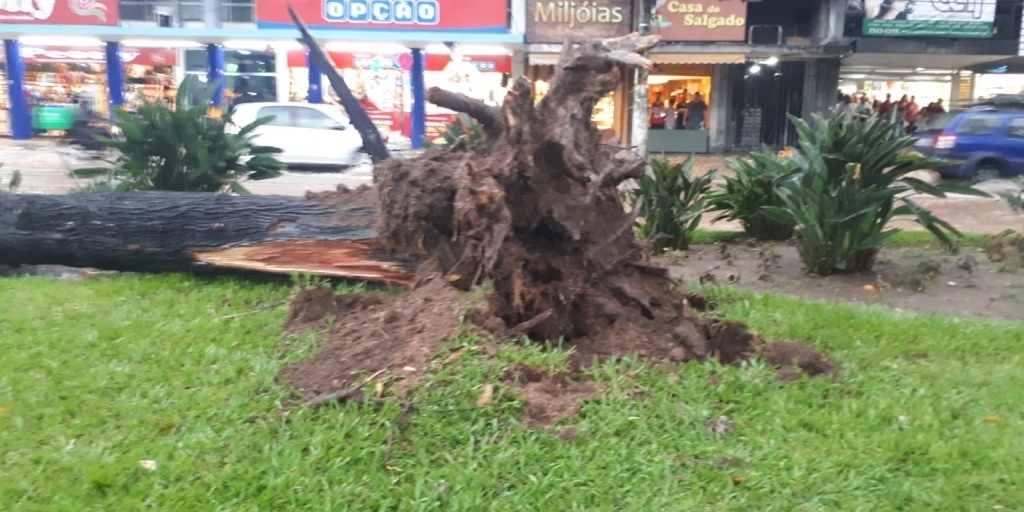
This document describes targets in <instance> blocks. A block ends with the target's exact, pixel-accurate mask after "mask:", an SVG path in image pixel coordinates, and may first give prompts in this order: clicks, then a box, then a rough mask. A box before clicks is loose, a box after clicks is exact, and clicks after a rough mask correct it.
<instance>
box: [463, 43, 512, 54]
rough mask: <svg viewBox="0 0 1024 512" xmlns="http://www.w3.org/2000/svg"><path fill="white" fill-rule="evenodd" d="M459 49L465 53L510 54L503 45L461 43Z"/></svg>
mask: <svg viewBox="0 0 1024 512" xmlns="http://www.w3.org/2000/svg"><path fill="white" fill-rule="evenodd" d="M459 50H460V51H461V52H462V54H463V55H508V54H509V51H508V49H506V48H502V47H501V46H485V45H475V46H474V45H467V44H460V45H459Z"/></svg>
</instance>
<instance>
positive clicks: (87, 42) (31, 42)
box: [20, 36, 103, 46]
mask: <svg viewBox="0 0 1024 512" xmlns="http://www.w3.org/2000/svg"><path fill="white" fill-rule="evenodd" d="M20 41H21V44H25V45H28V46H103V41H100V40H99V39H96V38H94V37H60V36H26V37H23V38H21V39H20Z"/></svg>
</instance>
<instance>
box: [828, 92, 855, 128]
mask: <svg viewBox="0 0 1024 512" xmlns="http://www.w3.org/2000/svg"><path fill="white" fill-rule="evenodd" d="M832 115H833V117H836V118H839V119H842V120H843V122H844V123H849V122H851V121H853V119H854V117H856V116H857V109H856V107H855V106H854V105H853V98H852V97H851V96H850V95H849V94H844V95H843V99H842V101H840V102H839V103H838V104H837V105H836V108H835V111H834V112H833V113H832Z"/></svg>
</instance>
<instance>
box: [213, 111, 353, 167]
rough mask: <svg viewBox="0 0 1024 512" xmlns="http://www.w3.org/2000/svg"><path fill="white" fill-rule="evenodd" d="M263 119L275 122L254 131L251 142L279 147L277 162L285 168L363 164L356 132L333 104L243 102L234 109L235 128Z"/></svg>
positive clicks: (343, 114)
mask: <svg viewBox="0 0 1024 512" xmlns="http://www.w3.org/2000/svg"><path fill="white" fill-rule="evenodd" d="M262 117H273V118H274V120H273V121H270V122H269V123H267V124H265V125H263V126H261V127H259V128H257V129H256V131H255V137H254V139H253V142H254V143H255V144H258V145H261V146H273V147H278V148H281V154H280V155H278V159H279V160H281V162H283V163H284V164H285V165H290V166H331V167H338V166H342V167H346V166H351V165H356V164H358V163H361V162H363V161H366V156H365V154H364V153H362V150H363V140H362V138H360V136H359V132H357V131H356V130H355V128H353V127H352V125H351V123H349V120H348V117H347V116H346V115H345V113H344V112H343V111H342V110H341V109H340V108H338V107H336V106H334V105H320V104H312V103H243V104H240V105H235V106H234V115H233V120H234V123H235V128H234V129H236V130H237V129H238V128H237V127H238V126H245V125H247V124H249V123H251V122H253V121H255V120H257V119H259V118H262Z"/></svg>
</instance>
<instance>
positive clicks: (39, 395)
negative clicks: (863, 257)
mask: <svg viewBox="0 0 1024 512" xmlns="http://www.w3.org/2000/svg"><path fill="white" fill-rule="evenodd" d="M711 291H712V292H714V293H715V294H716V295H722V296H723V297H724V298H722V299H721V300H720V302H721V303H722V311H723V312H724V313H725V314H726V315H727V316H728V317H729V318H732V319H737V320H741V321H746V322H749V323H750V324H751V325H752V326H753V327H755V328H757V329H759V330H761V331H762V332H763V333H764V334H765V336H766V337H767V338H772V339H795V340H803V341H809V342H811V343H813V344H815V345H817V346H819V347H821V348H822V349H823V350H825V351H826V352H828V353H829V354H830V355H831V356H832V357H833V358H834V359H835V360H837V361H838V362H839V363H840V364H842V365H843V367H844V370H843V373H842V376H841V377H840V378H839V380H838V381H835V382H833V381H829V380H814V381H803V382H798V383H795V384H792V385H788V386H784V385H781V384H779V383H778V382H776V381H775V380H774V378H773V370H772V369H770V368H766V367H763V366H762V365H759V364H753V365H748V366H745V367H728V368H726V367H719V366H716V365H703V366H702V365H697V364H690V365H687V366H685V367H683V368H681V369H678V370H668V369H664V368H661V369H656V368H652V367H650V366H647V365H643V364H640V363H637V362H636V361H624V362H621V363H619V364H606V365H602V366H600V367H598V368H596V369H594V370H593V372H592V373H593V375H594V377H595V378H596V379H597V380H598V382H599V383H600V386H601V389H602V391H601V393H600V394H599V396H598V398H597V399H595V400H593V401H590V402H588V403H587V404H586V405H585V407H584V410H583V413H582V414H581V415H579V416H578V417H575V418H572V419H570V420H566V421H564V422H563V424H564V425H573V426H575V427H577V428H578V429H579V431H580V436H579V438H578V439H577V440H576V441H575V442H571V443H570V442H565V441H562V440H561V439H559V438H558V437H556V436H554V435H552V434H551V433H550V432H544V431H532V430H529V429H527V428H525V427H524V426H522V425H521V424H520V423H519V422H518V420H517V417H518V415H519V412H520V410H521V405H522V404H521V400H520V399H519V398H518V396H517V395H516V394H515V393H514V392H512V391H511V390H509V389H506V388H504V387H501V386H498V388H497V390H496V391H495V395H494V398H493V400H492V402H491V404H490V405H489V406H488V407H487V408H485V409H483V410H468V411H467V410H453V409H461V408H465V407H470V406H471V405H473V403H474V402H475V398H476V396H477V394H478V393H479V386H480V385H482V384H483V383H484V382H488V381H489V382H495V379H496V378H497V377H498V375H500V374H501V372H502V370H503V369H504V368H505V367H507V366H508V365H511V364H515V363H517V362H522V361H528V362H530V363H531V364H535V365H539V366H546V367H558V366H560V365H563V364H564V362H565V359H566V353H565V352H564V351H559V350H549V351H544V350H540V349H539V348H529V349H524V350H516V349H514V348H512V347H507V348H505V349H504V350H503V351H502V352H501V354H500V355H499V356H498V357H497V358H496V359H494V360H487V359H486V358H485V356H484V355H483V354H482V353H481V352H477V351H473V350H463V349H469V348H472V347H475V346H477V344H478V342H479V340H476V339H474V338H472V337H470V336H465V335H460V336H456V337H455V338H454V339H452V340H449V342H448V344H447V346H446V348H445V349H444V350H443V351H442V354H441V355H440V356H439V357H438V358H437V360H436V361H435V364H434V366H433V368H432V369H431V375H432V376H431V377H430V378H429V379H428V380H427V382H425V383H424V385H423V387H422V389H420V390H418V391H417V392H416V394H415V395H414V397H413V398H414V399H415V400H417V401H419V402H421V403H423V404H424V405H423V406H422V407H421V411H420V412H418V413H416V414H413V415H411V416H410V417H409V419H408V421H405V422H402V421H397V420H398V418H399V415H400V411H399V409H398V408H397V407H395V406H387V407H384V408H382V409H379V408H373V407H369V406H329V407H325V408H321V409H318V410H309V409H295V410H291V411H290V412H288V413H287V414H285V413H284V412H282V406H283V404H286V403H288V402H289V400H290V394H289V393H288V391H287V390H286V389H283V388H282V387H280V386H279V385H278V384H277V383H275V382H274V375H275V372H276V371H277V370H278V368H280V366H281V365H282V364H284V363H285V362H286V361H289V360H295V359H297V358H301V357H306V356H308V355H309V354H310V353H311V351H312V349H313V348H314V343H313V341H312V337H311V336H298V337H285V338H284V339H283V341H282V336H281V335H280V326H281V323H282V317H283V310H282V309H280V308H278V309H272V310H268V311H264V312H260V313H255V314H250V315H245V316H240V317H237V318H234V319H223V317H224V316H227V315H231V314H236V313H240V312H244V311H246V310H247V309H248V308H247V307H246V305H245V304H244V300H245V299H250V300H259V301H264V302H271V301H277V300H283V299H285V298H286V297H287V295H288V294H289V293H290V292H289V290H287V289H285V288H281V287H274V286H269V285H253V284H244V283H238V282H231V281H216V282H202V281H197V280H194V279H191V278H185V277H177V276H169V277H168V276H163V277H121V278H114V279H102V280H87V281H83V282H58V281H55V280H49V279H41V278H22V279H6V280H0V311H2V312H3V314H2V315H3V316H2V317H0V351H2V354H3V355H4V358H3V364H2V365H0V407H3V409H0V433H2V435H0V454H2V457H3V459H2V464H0V510H5V511H6V510H74V511H80V510H136V509H155V510H188V511H193V510H325V511H326V510H332V511H333V510H474V511H475V510H545V511H547V510H639V511H652V510H658V511H660V510H671V511H675V510H680V511H690V510H737V511H750V510H758V511H761V510H785V511H790V510H810V511H817V510H820V511H836V510H871V511H874V510H922V511H935V510H964V511H976V510H993V508H994V507H997V506H1001V507H1005V510H1021V509H1022V508H1024V486H1022V485H1021V484H1020V481H1021V477H1022V476H1024V427H1022V425H1024V406H1022V405H1021V396H1022V391H1021V390H1024V366H1022V363H1024V361H1022V356H1021V353H1022V351H1021V347H1022V343H1024V325H1022V324H1015V323H1008V322H982V321H966V320H956V319H950V318H943V317H936V316H915V315H907V314H904V315H895V314H893V313H890V312H889V311H887V310H885V309H859V308H855V307H850V306H843V305H832V304H824V303H808V302H803V301H798V300H794V299H788V298H781V297H774V296H754V295H749V294H740V293H737V292H734V291H729V290H722V289H711ZM225 299H227V300H226V301H225ZM225 302H227V305H225ZM458 350H462V351H461V352H460V354H461V355H460V356H458V357H457V358H454V359H453V360H452V361H448V359H449V355H450V354H453V353H455V351H458ZM711 375H717V376H718V377H719V379H720V380H719V382H718V383H717V384H713V383H712V382H710V381H709V379H708V377H709V376H711ZM638 388H640V389H643V390H645V391H646V393H645V394H642V395H640V396H638V395H637V394H635V393H634V390H636V389H638ZM438 409H441V410H438ZM720 415H726V416H728V417H729V418H730V419H731V421H732V422H734V424H735V430H733V431H732V432H729V433H727V434H726V435H725V436H724V437H723V438H722V439H716V438H715V437H714V436H712V435H711V434H710V433H709V432H708V431H707V429H706V428H705V423H706V422H707V421H708V420H710V419H714V418H717V417H719V416H720ZM989 416H991V417H992V418H990V420H993V419H994V420H995V421H986V417H989ZM389 433H393V444H392V448H391V457H390V459H389V460H387V461H386V462H385V453H386V451H387V448H386V445H387V439H388V437H389ZM139 460H155V461H156V462H157V465H158V467H157V470H156V471H146V470H144V469H142V468H140V467H139V464H138V461H139ZM734 477H740V478H742V479H744V480H743V481H742V483H740V484H739V485H737V484H736V483H734Z"/></svg>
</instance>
